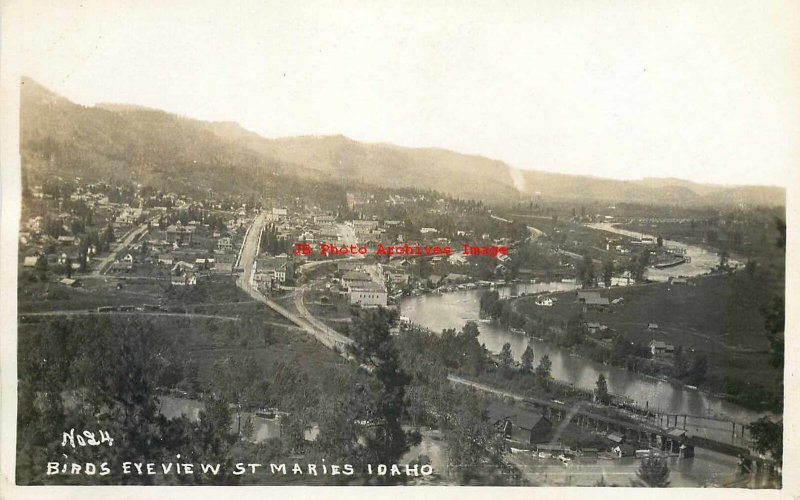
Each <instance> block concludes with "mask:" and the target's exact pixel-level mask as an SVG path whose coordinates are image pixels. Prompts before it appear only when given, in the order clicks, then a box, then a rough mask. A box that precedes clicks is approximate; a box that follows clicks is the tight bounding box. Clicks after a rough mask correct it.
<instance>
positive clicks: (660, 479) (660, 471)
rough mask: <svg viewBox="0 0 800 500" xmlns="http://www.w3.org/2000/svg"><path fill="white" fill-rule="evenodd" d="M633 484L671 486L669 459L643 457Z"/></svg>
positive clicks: (658, 486)
mask: <svg viewBox="0 0 800 500" xmlns="http://www.w3.org/2000/svg"><path fill="white" fill-rule="evenodd" d="M633 484H634V485H635V486H644V487H648V488H666V487H667V486H669V467H668V466H667V461H666V460H664V459H663V458H659V457H646V458H643V459H642V463H641V464H640V465H639V470H638V471H637V472H636V480H634V481H633Z"/></svg>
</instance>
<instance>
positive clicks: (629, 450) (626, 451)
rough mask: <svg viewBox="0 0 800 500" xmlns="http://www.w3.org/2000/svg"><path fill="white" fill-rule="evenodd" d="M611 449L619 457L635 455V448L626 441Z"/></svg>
mask: <svg viewBox="0 0 800 500" xmlns="http://www.w3.org/2000/svg"><path fill="white" fill-rule="evenodd" d="M611 451H612V452H613V453H614V454H616V455H617V456H618V457H619V458H624V457H633V456H636V448H634V447H633V446H631V445H629V444H626V443H622V444H619V445H617V446H615V447H614V448H612V449H611Z"/></svg>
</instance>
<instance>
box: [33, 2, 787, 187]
mask: <svg viewBox="0 0 800 500" xmlns="http://www.w3.org/2000/svg"><path fill="white" fill-rule="evenodd" d="M464 3H468V4H469V5H468V6H464V5H460V4H464ZM300 4H304V5H300ZM400 4H403V5H400ZM24 5H25V7H24V9H25V17H24V20H23V23H24V30H25V34H24V35H25V36H24V37H23V39H22V41H21V43H22V47H23V51H22V54H21V61H22V70H23V74H26V75H28V76H31V77H33V78H34V79H35V80H37V81H39V82H40V83H42V84H43V85H45V86H47V87H49V88H51V89H52V90H54V91H56V92H58V93H60V94H62V95H64V96H65V97H67V98H69V99H70V100H72V101H75V102H78V103H80V104H84V105H92V104H95V103H98V102H121V103H133V104H140V105H144V106H149V107H154V108H159V109H163V110H166V111H170V112H173V113H178V114H181V115H185V116H189V117H193V118H199V119H203V120H232V121H236V122H239V123H240V124H241V125H242V126H244V127H245V128H248V129H250V130H253V131H255V132H258V133H260V134H262V135H265V136H267V137H281V136H293V135H327V134H343V135H346V136H348V137H351V138H353V139H357V140H362V141H369V142H388V143H393V144H398V145H402V146H412V147H428V146H432V147H441V148H446V149H451V150H454V151H459V152H464V153H474V154H480V155H484V156H488V157H491V158H496V159H500V160H503V161H506V162H508V163H509V164H511V165H513V166H516V167H520V168H530V169H539V170H547V171H553V172H563V173H574V174H588V175H595V176H602V177H613V178H622V179H630V178H642V177H649V176H656V177H680V178H685V179H690V180H694V181H701V182H716V183H724V184H775V185H785V184H786V183H787V178H788V175H789V174H790V173H793V172H794V171H795V170H796V169H797V164H798V161H800V151H798V140H797V138H798V137H800V65H798V60H800V36H799V35H798V33H800V31H799V30H798V29H797V27H798V26H800V3H798V2H795V1H785V2H784V1H764V0H761V1H744V2H742V1H737V0H721V1H685V0H665V1H604V0H584V1H580V2H577V1H555V0H553V1H535V0H520V1H495V2H456V1H448V2H442V1H440V2H435V1H420V2H396V1H362V2H355V1H344V2H342V1H340V2H313V1H311V2H296V1H263V2H232V1H218V2H210V1H206V0H192V1H185V0H170V1H129V0H100V1H96V0H85V1H82V2H78V1H71V2H70V1H64V0H58V1H49V0H34V1H30V0H28V1H26V2H24ZM68 5H70V6H68Z"/></svg>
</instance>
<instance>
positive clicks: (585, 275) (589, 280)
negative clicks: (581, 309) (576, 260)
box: [579, 252, 595, 288]
mask: <svg viewBox="0 0 800 500" xmlns="http://www.w3.org/2000/svg"><path fill="white" fill-rule="evenodd" d="M579 266H580V267H579V269H580V271H579V275H580V276H581V278H582V279H581V282H582V284H583V288H589V287H591V286H594V280H595V276H594V261H593V260H592V256H591V255H589V253H588V252H587V253H585V254H584V255H583V262H582V264H579Z"/></svg>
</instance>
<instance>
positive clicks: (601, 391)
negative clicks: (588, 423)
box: [594, 373, 611, 405]
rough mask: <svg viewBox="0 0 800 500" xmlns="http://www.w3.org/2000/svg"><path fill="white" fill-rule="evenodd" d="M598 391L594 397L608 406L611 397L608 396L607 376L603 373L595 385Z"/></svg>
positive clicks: (595, 391)
mask: <svg viewBox="0 0 800 500" xmlns="http://www.w3.org/2000/svg"><path fill="white" fill-rule="evenodd" d="M595 386H596V389H595V390H594V395H595V397H596V398H597V401H598V402H600V403H602V404H604V405H607V404H608V403H610V402H611V396H610V395H609V394H608V384H607V383H606V376H605V375H603V374H602V373H601V374H600V375H599V376H598V377H597V382H596V384H595Z"/></svg>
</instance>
